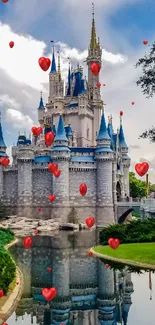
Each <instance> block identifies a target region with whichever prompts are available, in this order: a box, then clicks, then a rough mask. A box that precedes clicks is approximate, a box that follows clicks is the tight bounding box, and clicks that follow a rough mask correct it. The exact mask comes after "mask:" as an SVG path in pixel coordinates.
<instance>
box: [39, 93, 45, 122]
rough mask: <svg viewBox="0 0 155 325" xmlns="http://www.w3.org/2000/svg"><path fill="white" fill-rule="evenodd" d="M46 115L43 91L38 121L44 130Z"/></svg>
mask: <svg viewBox="0 0 155 325" xmlns="http://www.w3.org/2000/svg"><path fill="white" fill-rule="evenodd" d="M44 114H45V106H44V103H43V98H42V91H41V96H40V103H39V107H38V121H39V123H40V126H41V127H42V128H43V126H44Z"/></svg>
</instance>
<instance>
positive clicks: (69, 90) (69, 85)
mask: <svg viewBox="0 0 155 325" xmlns="http://www.w3.org/2000/svg"><path fill="white" fill-rule="evenodd" d="M70 95H71V69H70V62H69V67H68V89H67V96H70Z"/></svg>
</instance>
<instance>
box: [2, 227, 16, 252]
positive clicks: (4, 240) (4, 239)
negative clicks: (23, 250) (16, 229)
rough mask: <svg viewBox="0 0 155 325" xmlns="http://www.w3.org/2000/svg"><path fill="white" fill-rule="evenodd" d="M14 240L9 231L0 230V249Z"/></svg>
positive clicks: (12, 234)
mask: <svg viewBox="0 0 155 325" xmlns="http://www.w3.org/2000/svg"><path fill="white" fill-rule="evenodd" d="M14 238H15V236H14V233H13V232H12V230H10V229H5V228H0V248H1V247H4V246H5V245H6V244H8V243H10V242H11V241H12V240H13V239H14Z"/></svg>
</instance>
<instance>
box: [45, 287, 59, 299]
mask: <svg viewBox="0 0 155 325" xmlns="http://www.w3.org/2000/svg"><path fill="white" fill-rule="evenodd" d="M57 293H58V291H57V289H56V288H49V289H48V288H44V289H42V295H43V297H44V298H45V299H46V300H47V301H51V300H52V299H54V298H55V296H56V295H57Z"/></svg>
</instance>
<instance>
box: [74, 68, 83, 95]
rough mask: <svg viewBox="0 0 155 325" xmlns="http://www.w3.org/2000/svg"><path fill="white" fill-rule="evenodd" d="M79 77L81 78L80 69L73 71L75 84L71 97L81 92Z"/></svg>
mask: <svg viewBox="0 0 155 325" xmlns="http://www.w3.org/2000/svg"><path fill="white" fill-rule="evenodd" d="M81 79H82V73H81V72H80V71H78V72H75V86H74V91H73V97H76V96H78V95H79V94H80V92H81Z"/></svg>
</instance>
